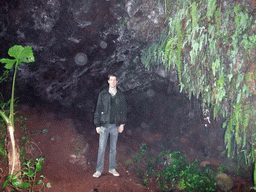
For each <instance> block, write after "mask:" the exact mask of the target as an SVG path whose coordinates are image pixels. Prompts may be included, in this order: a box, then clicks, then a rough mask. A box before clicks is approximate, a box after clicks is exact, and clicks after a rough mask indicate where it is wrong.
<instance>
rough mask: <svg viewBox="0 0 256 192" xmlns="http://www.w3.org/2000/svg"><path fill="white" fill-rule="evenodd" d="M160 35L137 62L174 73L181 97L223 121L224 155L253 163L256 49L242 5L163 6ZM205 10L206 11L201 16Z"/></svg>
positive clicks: (212, 2)
mask: <svg viewBox="0 0 256 192" xmlns="http://www.w3.org/2000/svg"><path fill="white" fill-rule="evenodd" d="M168 3H170V4H173V5H175V7H178V9H176V8H173V7H168V6H167V8H168V9H170V10H169V11H168V10H167V11H166V13H168V15H167V21H168V25H167V27H166V29H165V30H166V31H165V33H164V34H163V35H162V36H161V37H160V39H159V42H157V43H156V44H154V45H152V46H149V47H148V48H146V49H145V50H144V54H143V55H142V58H141V61H142V62H143V63H144V64H145V66H147V67H148V68H150V66H151V65H155V64H157V65H164V66H165V67H166V70H169V69H175V70H177V74H178V78H179V84H180V91H184V92H186V93H187V94H188V97H189V98H191V96H192V95H194V96H196V98H198V99H200V100H201V105H202V108H205V107H210V108H211V109H212V114H213V116H212V117H213V118H214V119H217V120H220V119H221V118H223V119H224V124H223V128H224V129H225V137H224V138H225V143H226V150H227V155H228V156H229V157H237V155H238V154H240V153H243V154H244V158H245V161H246V162H247V163H248V164H251V163H252V162H254V161H255V154H256V153H255V151H254V146H255V144H256V137H255V136H256V127H255V126H256V121H255V109H254V106H253V104H252V103H253V102H254V101H255V95H256V90H255V83H256V72H255V54H254V52H255V49H256V46H255V45H256V36H255V34H253V32H252V31H251V28H252V23H253V17H252V16H250V13H249V12H248V10H247V8H246V6H245V5H243V4H232V3H231V4H230V5H228V6H224V5H223V2H222V1H216V0H203V1H200V4H199V2H198V1H193V0H190V1H186V2H185V1H178V0H175V1H166V4H167V5H168ZM205 10H206V11H205Z"/></svg>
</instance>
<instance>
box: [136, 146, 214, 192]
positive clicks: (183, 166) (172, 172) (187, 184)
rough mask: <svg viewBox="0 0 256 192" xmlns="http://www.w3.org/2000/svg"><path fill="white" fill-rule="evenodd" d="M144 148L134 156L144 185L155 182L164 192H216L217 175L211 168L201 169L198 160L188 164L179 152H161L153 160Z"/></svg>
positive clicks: (137, 170) (138, 174)
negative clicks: (183, 191) (177, 191)
mask: <svg viewBox="0 0 256 192" xmlns="http://www.w3.org/2000/svg"><path fill="white" fill-rule="evenodd" d="M142 146H143V147H141V150H140V151H139V152H138V153H137V154H135V155H134V160H133V169H135V171H136V172H137V176H139V177H140V178H141V181H142V184H143V185H146V186H147V185H148V183H149V181H155V182H157V183H158V185H159V187H160V188H161V190H162V191H171V190H175V189H179V190H185V191H215V188H216V182H215V180H214V177H215V175H216V174H215V173H214V171H213V170H212V169H210V168H209V167H200V166H199V164H198V162H199V161H198V160H195V161H194V162H192V163H187V158H185V156H184V155H182V154H181V153H180V152H179V151H175V152H172V153H170V152H169V151H164V152H160V154H159V155H158V157H156V158H153V157H152V156H150V155H149V153H148V152H147V150H146V145H145V144H143V145H142Z"/></svg>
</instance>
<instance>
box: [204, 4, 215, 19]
mask: <svg viewBox="0 0 256 192" xmlns="http://www.w3.org/2000/svg"><path fill="white" fill-rule="evenodd" d="M215 9H216V0H208V4H207V14H206V16H207V18H208V20H209V21H210V20H211V17H212V16H213V14H214V11H215Z"/></svg>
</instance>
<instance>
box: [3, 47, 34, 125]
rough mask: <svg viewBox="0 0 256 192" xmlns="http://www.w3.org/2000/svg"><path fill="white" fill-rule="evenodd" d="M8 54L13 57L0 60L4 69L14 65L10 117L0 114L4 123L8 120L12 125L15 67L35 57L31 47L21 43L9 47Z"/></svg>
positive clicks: (31, 60)
mask: <svg viewBox="0 0 256 192" xmlns="http://www.w3.org/2000/svg"><path fill="white" fill-rule="evenodd" d="M8 54H9V56H11V57H13V58H14V59H8V58H3V59H0V62H1V63H5V66H4V67H5V68H6V69H11V68H12V67H13V65H15V70H14V76H13V85H12V95H11V102H10V117H9V119H8V118H7V116H6V115H5V114H4V112H3V111H1V113H0V115H1V116H2V118H3V119H4V120H5V122H6V124H7V123H9V122H10V123H11V124H12V125H14V88H15V79H16V74H17V67H18V65H20V64H21V63H23V62H24V63H31V62H34V61H35V58H34V55H33V52H32V48H31V47H30V46H27V47H25V48H24V47H22V46H21V45H15V46H13V47H11V48H10V49H9V51H8Z"/></svg>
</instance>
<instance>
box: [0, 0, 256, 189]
mask: <svg viewBox="0 0 256 192" xmlns="http://www.w3.org/2000/svg"><path fill="white" fill-rule="evenodd" d="M238 5H239V6H238ZM183 8H184V9H183ZM0 10H1V11H0V15H1V17H0V23H1V29H0V40H1V45H2V46H1V52H0V58H10V56H11V55H9V54H8V50H9V49H10V48H11V47H13V46H14V45H21V46H23V47H27V46H29V47H31V48H32V51H33V55H34V59H35V61H34V62H31V63H25V62H22V63H20V64H19V65H18V67H17V78H16V84H15V98H16V99H15V127H17V128H16V129H15V137H16V142H17V144H18V146H19V147H20V154H21V155H20V157H21V159H22V161H24V162H27V161H28V160H29V159H35V160H36V159H37V160H36V161H38V158H39V157H43V158H44V162H43V164H42V167H43V168H42V170H40V172H41V173H40V174H41V175H43V176H42V178H43V179H42V183H43V184H42V183H40V184H38V185H33V190H34V191H41V190H43V191H74V192H76V191H102V192H107V191H124V192H126V191H159V192H160V191H254V190H253V189H252V188H251V187H253V186H254V184H255V183H254V182H253V176H252V175H253V172H255V170H254V167H253V163H254V162H249V158H252V157H251V156H252V154H253V153H249V152H248V153H245V154H244V155H242V156H245V159H246V161H248V162H247V163H248V164H246V163H244V161H242V160H241V159H240V158H241V154H242V153H243V152H242V151H245V147H246V146H247V147H248V146H250V145H252V146H253V143H254V142H253V140H249V139H248V140H246V139H245V137H246V136H245V135H244V136H240V135H239V134H241V135H242V133H243V132H242V130H243V128H239V126H237V124H239V122H240V121H238V118H237V119H236V118H235V117H234V119H235V120H233V121H234V125H232V126H233V127H234V130H232V131H230V135H231V136H230V135H229V134H228V133H229V132H228V133H227V131H226V130H230V129H228V128H225V126H224V125H227V124H228V125H229V123H230V121H231V120H230V119H232V116H228V114H229V112H230V113H231V112H233V114H234V113H235V109H236V106H239V107H240V108H241V110H242V111H250V110H252V109H253V111H255V106H256V102H255V94H256V91H255V89H256V88H255V82H256V78H255V77H256V73H255V71H256V69H255V56H254V55H255V51H256V49H255V42H256V38H255V37H256V35H255V34H256V24H255V10H256V2H255V1H254V0H245V1H240V0H236V1H231V0H226V1H223V2H222V1H217V0H204V1H202V2H201V1H193V0H187V1H184V2H180V1H171V0H167V1H163V0H160V1H159V0H150V1H149V0H140V1H139V0H80V1H78V0H35V1H34V0H21V1H12V2H9V1H6V0H3V1H1V3H0ZM181 10H183V11H184V10H185V11H184V12H181ZM225 12H226V14H224V13H225ZM179 14H180V15H179ZM195 15H196V16H195ZM202 15H205V17H203V16H202ZM175 16H176V17H175ZM178 16H179V17H180V18H182V19H181V20H180V22H178V23H175V24H174V25H173V26H174V27H173V28H171V23H172V22H174V20H175V19H176V18H179V17H178ZM219 18H220V19H219ZM244 18H246V19H244ZM239 19H240V20H239ZM243 19H244V20H243ZM245 20H246V22H245ZM175 21H176V20H175ZM224 21H225V22H227V23H228V24H225V25H224V24H223V23H224ZM220 23H221V24H220ZM197 24H198V26H197ZM215 25H216V26H217V27H216V29H215V28H214V29H213V27H212V26H215ZM188 26H190V27H188ZM168 27H169V28H168ZM175 27H176V28H175ZM193 28H197V29H196V30H195V31H193ZM178 29H181V31H180V33H179V31H178ZM168 30H169V31H168ZM175 30H176V31H175ZM224 30H226V31H229V30H230V32H229V33H227V32H225V33H224V32H223V31H224ZM212 31H213V32H212ZM222 32H223V34H222ZM220 34H221V35H223V36H221V35H220ZM231 34H232V35H233V36H231ZM168 38H169V39H170V40H168ZM193 38H195V39H196V38H197V39H196V40H195V41H193ZM211 38H212V39H213V38H216V39H217V40H216V41H214V40H212V39H211ZM191 39H192V40H191ZM236 39H237V41H236ZM171 40H173V41H171ZM190 40H191V42H190ZM195 42H196V43H195ZM212 42H215V44H211V43H212ZM182 43H183V44H182ZM193 43H194V44H193ZM195 47H196V48H195ZM235 48H236V49H235ZM173 50H174V51H173ZM194 50H196V51H194ZM179 51H180V52H179ZM193 51H194V52H193ZM214 52H216V53H218V54H216V55H218V57H217V56H216V57H215V55H214V54H213V53H214ZM227 53H230V55H231V56H230V57H228V56H226V55H227ZM200 54H201V55H203V56H204V57H203V56H200ZM194 55H195V56H194ZM201 58H203V59H201ZM220 61H221V62H222V63H223V66H224V67H222V65H221V64H222V63H221V62H220ZM242 61H244V63H242ZM207 62H212V63H207ZM240 62H241V63H242V64H240ZM2 63H4V62H2ZM232 63H233V64H232ZM181 65H182V66H183V67H181ZM4 66H5V65H1V68H0V71H1V75H2V77H1V81H0V87H1V106H2V111H5V112H6V113H8V102H9V99H10V96H11V92H12V81H13V78H12V75H13V73H14V68H12V69H10V70H9V73H8V76H7V77H6V76H4V75H5V74H6V73H5V72H6V69H5V67H4ZM209 66H210V67H209ZM188 71H189V72H188ZM230 71H232V73H231V72H230ZM209 73H210V74H211V76H209V78H208V77H207V78H208V79H207V78H205V76H207V74H209ZM109 74H116V75H117V79H118V83H117V87H118V91H121V92H122V93H123V94H124V95H125V100H126V104H127V122H126V123H125V128H124V131H123V132H122V133H120V134H119V135H118V142H117V157H116V158H117V166H116V167H117V170H118V171H119V172H120V174H121V176H120V177H113V176H112V175H110V174H109V173H108V172H107V166H108V159H109V157H108V153H109V151H110V149H109V143H108V146H107V148H106V154H105V167H104V171H103V173H102V175H101V177H99V178H93V177H92V175H93V173H94V172H95V168H96V164H97V151H98V145H99V135H98V134H97V133H96V130H95V128H96V127H95V125H94V115H95V110H96V105H97V100H98V96H99V94H100V92H101V91H102V90H104V89H107V88H108V86H109V85H108V75H109ZM186 74H189V75H187V76H186ZM228 80H229V82H226V81H228ZM233 80H234V81H233ZM206 81H207V82H206ZM237 82H239V83H238V84H237ZM228 83H230V87H231V88H232V89H231V88H230V89H229V84H228ZM193 86H194V87H193ZM239 90H240V92H239ZM229 92H232V93H230V94H229ZM208 93H209V96H208V95H207V94H208ZM210 94H211V95H210ZM236 94H237V95H238V96H237V97H236V96H235V97H234V98H233V97H232V98H231V95H236ZM206 95H207V96H206ZM230 98H231V99H230ZM211 101H214V103H211ZM232 102H233V103H232ZM240 103H241V105H238V104H240ZM206 104H207V105H206ZM247 105H248V107H249V106H251V107H252V108H246V107H243V106H247ZM216 106H217V107H218V108H217V107H216ZM4 107H5V108H4ZM6 108H7V109H6ZM237 108H238V107H237ZM216 111H217V112H216ZM255 113H256V111H255ZM231 114H232V113H231ZM247 114H248V113H245V115H244V116H242V117H241V119H242V118H244V119H246V118H247V117H248V118H247V121H248V123H240V125H241V124H243V125H245V124H248V125H249V127H250V126H252V127H251V128H248V131H247V133H248V135H250V134H252V135H253V133H255V131H254V130H255V127H253V122H254V121H253V119H255V118H254V116H255V114H254V112H250V114H251V115H252V116H247ZM229 120H230V121H229ZM247 121H246V122H247ZM241 122H244V121H243V120H241ZM1 123H2V124H4V121H1ZM248 125H247V126H248ZM254 126H255V125H254ZM1 127H2V128H1V133H0V135H1V140H8V138H7V139H6V136H5V131H6V129H5V127H4V126H3V125H1ZM245 129H246V130H247V128H246V126H245V128H244V130H245ZM236 130H238V131H237V132H236ZM253 131H254V132H253ZM228 136H230V137H232V138H231V144H230V145H232V147H233V148H232V147H230V148H229V141H230V140H228V138H227V137H228ZM239 139H240V140H241V141H240V140H239ZM251 139H254V136H253V137H251ZM236 142H237V143H236ZM241 143H243V147H242V149H241V152H240V155H239V150H240V148H239V146H240V145H239V144H241ZM255 144H256V142H255ZM249 148H250V147H249ZM4 149H5V142H1V143H0V168H1V170H2V171H1V173H0V174H1V175H0V185H4V181H6V178H7V175H8V171H9V169H8V163H7V162H6V160H7V154H6V153H5V152H2V150H4ZM230 149H231V151H232V150H233V151H235V152H234V153H232V155H233V158H231V157H228V156H230V155H229V150H230ZM236 152H237V153H236ZM171 154H172V155H173V156H172V155H171ZM232 155H231V156H232ZM175 157H177V158H179V161H180V163H181V162H183V163H186V164H184V167H189V166H191V167H193V166H196V168H195V170H192V168H191V170H190V171H191V172H189V174H190V175H193V174H194V175H196V174H199V172H198V171H196V170H200V171H201V170H202V171H206V172H207V171H208V172H207V174H208V176H211V177H213V175H214V176H215V177H213V178H212V181H213V182H215V183H214V184H213V183H210V184H209V186H207V189H205V188H198V186H195V187H194V188H193V187H191V186H192V184H193V185H195V183H196V182H199V180H200V179H198V180H195V181H193V182H194V183H192V184H188V183H189V182H190V181H191V180H189V178H188V177H189V174H188V170H186V171H187V172H186V171H183V172H182V171H179V172H178V175H180V176H179V177H177V178H176V177H175V178H174V176H173V177H172V179H169V180H168V179H166V180H164V179H163V177H162V176H161V174H163V172H160V171H159V170H161V171H163V170H164V169H165V170H168V169H169V167H171V165H172V164H174V162H175ZM138 159H139V160H138ZM252 159H253V158H252ZM136 166H137V167H136ZM209 170H211V171H213V172H212V174H210V171H209ZM172 171H174V170H172ZM157 173H158V174H157ZM160 173H161V174H160ZM168 174H169V175H168V177H170V178H171V171H169V173H168ZM185 174H187V175H185ZM200 174H201V173H200ZM204 176H205V175H204ZM204 176H202V175H200V177H198V178H201V179H202V178H204ZM166 177H167V176H166ZM166 177H165V178H166ZM194 178H195V177H194ZM39 179H40V178H39V173H38V175H37V177H36V178H35V180H39ZM164 182H166V183H165V184H164ZM186 184H187V185H186ZM11 186H12V185H11V184H10V185H9V186H6V187H5V188H4V190H6V191H8V190H11V189H15V187H14V188H13V186H12V187H11ZM205 186H206V184H205V185H204V187H205ZM189 187H190V188H189ZM16 189H17V188H16Z"/></svg>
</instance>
